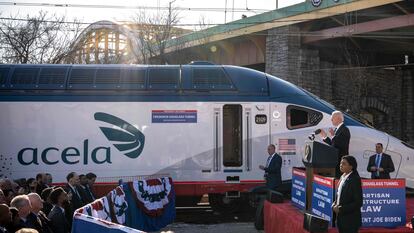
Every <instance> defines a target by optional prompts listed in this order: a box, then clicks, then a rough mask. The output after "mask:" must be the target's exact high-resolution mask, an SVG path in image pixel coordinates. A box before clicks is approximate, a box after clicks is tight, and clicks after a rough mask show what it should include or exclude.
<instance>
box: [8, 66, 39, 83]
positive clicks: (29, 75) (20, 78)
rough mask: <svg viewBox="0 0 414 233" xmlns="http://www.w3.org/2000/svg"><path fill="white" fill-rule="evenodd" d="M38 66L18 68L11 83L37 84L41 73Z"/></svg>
mask: <svg viewBox="0 0 414 233" xmlns="http://www.w3.org/2000/svg"><path fill="white" fill-rule="evenodd" d="M39 70H40V69H38V68H16V69H15V70H14V73H13V77H12V80H11V84H17V85H24V84H26V85H27V84H33V85H34V84H35V83H36V82H37V76H38V74H39Z"/></svg>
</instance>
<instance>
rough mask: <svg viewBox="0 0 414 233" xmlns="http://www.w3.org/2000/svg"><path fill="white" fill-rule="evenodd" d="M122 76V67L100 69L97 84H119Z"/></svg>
mask: <svg viewBox="0 0 414 233" xmlns="http://www.w3.org/2000/svg"><path fill="white" fill-rule="evenodd" d="M120 78H121V69H98V70H97V71H96V78H95V84H118V83H119V79H120Z"/></svg>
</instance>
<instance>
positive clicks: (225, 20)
mask: <svg viewBox="0 0 414 233" xmlns="http://www.w3.org/2000/svg"><path fill="white" fill-rule="evenodd" d="M224 4H225V6H224V23H227V0H226V1H224Z"/></svg>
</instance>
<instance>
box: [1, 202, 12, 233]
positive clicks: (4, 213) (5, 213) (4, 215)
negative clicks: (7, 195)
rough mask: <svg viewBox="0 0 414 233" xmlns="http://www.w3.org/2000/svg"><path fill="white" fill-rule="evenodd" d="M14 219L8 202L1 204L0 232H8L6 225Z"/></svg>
mask: <svg viewBox="0 0 414 233" xmlns="http://www.w3.org/2000/svg"><path fill="white" fill-rule="evenodd" d="M11 221H12V215H11V212H10V209H9V207H8V206H7V205H6V204H0V233H8V231H7V229H6V226H7V225H9V224H10V223H11Z"/></svg>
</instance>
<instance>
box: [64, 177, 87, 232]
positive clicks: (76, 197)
mask: <svg viewBox="0 0 414 233" xmlns="http://www.w3.org/2000/svg"><path fill="white" fill-rule="evenodd" d="M66 180H67V181H68V183H67V184H66V186H65V191H66V193H67V194H68V199H69V205H65V210H66V213H65V214H66V218H67V220H68V222H69V226H72V220H73V213H74V212H75V210H77V209H78V208H80V207H82V206H84V205H86V204H88V203H85V202H84V200H83V199H82V196H81V191H80V187H79V184H80V180H79V176H78V174H77V173H76V172H71V173H69V174H68V175H67V176H66Z"/></svg>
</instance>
